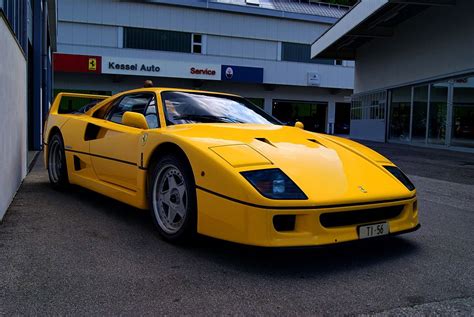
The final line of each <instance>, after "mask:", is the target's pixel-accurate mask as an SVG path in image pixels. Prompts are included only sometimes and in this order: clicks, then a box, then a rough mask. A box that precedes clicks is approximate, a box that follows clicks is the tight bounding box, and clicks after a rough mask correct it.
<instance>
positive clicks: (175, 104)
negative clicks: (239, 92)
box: [161, 91, 281, 124]
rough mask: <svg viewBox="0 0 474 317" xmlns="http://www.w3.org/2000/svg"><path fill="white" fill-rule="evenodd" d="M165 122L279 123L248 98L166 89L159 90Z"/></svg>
mask: <svg viewBox="0 0 474 317" xmlns="http://www.w3.org/2000/svg"><path fill="white" fill-rule="evenodd" d="M161 97H162V99H163V104H164V106H165V107H164V109H165V114H166V121H167V124H186V123H216V122H217V123H260V124H281V123H280V122H279V121H278V120H277V119H275V118H273V117H272V116H270V115H269V114H267V113H266V112H265V111H263V110H262V109H260V108H259V107H257V106H256V105H254V104H253V103H251V102H250V101H248V100H246V99H244V98H240V97H233V96H224V95H212V94H203V93H189V92H179V91H167V92H163V93H161Z"/></svg>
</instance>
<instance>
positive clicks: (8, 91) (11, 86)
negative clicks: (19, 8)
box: [0, 13, 27, 220]
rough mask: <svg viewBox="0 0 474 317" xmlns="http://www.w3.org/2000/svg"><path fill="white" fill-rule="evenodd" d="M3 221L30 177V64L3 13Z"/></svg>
mask: <svg viewBox="0 0 474 317" xmlns="http://www.w3.org/2000/svg"><path fill="white" fill-rule="evenodd" d="M0 47H1V58H0V74H2V75H1V76H0V96H1V98H2V101H1V103H0V107H1V110H2V115H1V116H0V127H1V128H2V131H3V132H6V131H8V133H0V175H1V177H0V188H1V190H0V220H1V219H2V218H3V216H4V215H5V212H6V210H7V208H8V206H9V204H10V202H11V201H12V199H13V197H14V195H15V193H16V191H17V189H18V187H19V186H20V184H21V181H22V180H23V178H24V177H25V175H26V172H27V171H26V165H27V163H26V160H27V95H26V87H27V63H26V59H25V56H24V55H23V53H22V51H21V49H20V47H19V45H18V43H17V41H16V40H15V37H14V36H13V35H12V33H11V31H10V29H9V28H8V26H7V24H6V21H5V20H4V18H3V15H2V14H1V13H0Z"/></svg>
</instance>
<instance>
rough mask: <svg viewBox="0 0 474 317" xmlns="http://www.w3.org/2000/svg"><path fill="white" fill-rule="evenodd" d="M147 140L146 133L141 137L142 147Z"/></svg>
mask: <svg viewBox="0 0 474 317" xmlns="http://www.w3.org/2000/svg"><path fill="white" fill-rule="evenodd" d="M147 139H148V133H145V134H143V135H142V145H145V144H146V141H147Z"/></svg>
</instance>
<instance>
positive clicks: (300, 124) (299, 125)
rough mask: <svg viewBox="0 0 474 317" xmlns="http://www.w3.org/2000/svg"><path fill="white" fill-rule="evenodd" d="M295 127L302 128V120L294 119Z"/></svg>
mask: <svg viewBox="0 0 474 317" xmlns="http://www.w3.org/2000/svg"><path fill="white" fill-rule="evenodd" d="M295 128H300V129H302V130H304V124H303V122H300V121H296V122H295Z"/></svg>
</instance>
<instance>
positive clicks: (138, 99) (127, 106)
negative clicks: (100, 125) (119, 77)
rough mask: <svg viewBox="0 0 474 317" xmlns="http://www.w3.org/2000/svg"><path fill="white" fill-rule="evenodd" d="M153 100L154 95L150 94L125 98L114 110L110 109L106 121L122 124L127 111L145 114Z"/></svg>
mask: <svg viewBox="0 0 474 317" xmlns="http://www.w3.org/2000/svg"><path fill="white" fill-rule="evenodd" d="M152 98H153V97H152V95H149V94H146V95H128V96H125V97H123V98H122V99H121V100H120V101H119V102H118V103H117V104H115V105H114V106H112V109H110V111H109V113H108V114H107V116H106V120H109V121H112V122H115V123H119V124H121V123H122V117H123V114H124V113H125V112H127V111H132V112H137V113H141V114H144V113H145V109H146V108H147V105H148V104H149V102H150V101H151V99H152ZM155 109H156V107H155ZM155 112H156V110H155Z"/></svg>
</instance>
